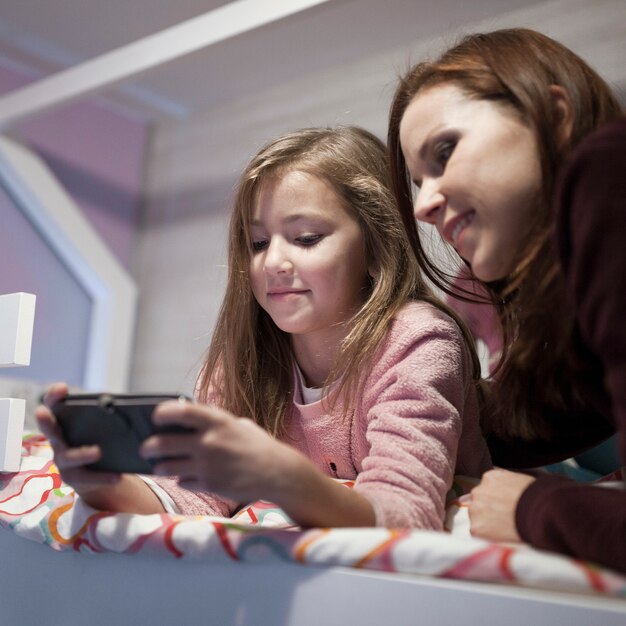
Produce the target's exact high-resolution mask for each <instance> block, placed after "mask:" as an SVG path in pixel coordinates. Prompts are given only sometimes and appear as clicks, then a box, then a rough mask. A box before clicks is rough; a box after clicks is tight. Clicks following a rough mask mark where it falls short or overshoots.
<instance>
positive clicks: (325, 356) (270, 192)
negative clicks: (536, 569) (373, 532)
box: [38, 128, 490, 529]
mask: <svg viewBox="0 0 626 626" xmlns="http://www.w3.org/2000/svg"><path fill="white" fill-rule="evenodd" d="M388 176H389V175H388V169H387V159H386V152H385V148H384V146H383V144H382V143H381V142H380V141H379V140H377V139H376V138H375V137H374V136H372V135H371V134H369V133H368V132H366V131H364V130H360V129H358V128H339V129H336V130H330V129H308V130H301V131H297V132H294V133H290V134H287V135H285V136H283V137H280V138H278V139H276V140H275V141H273V142H271V143H270V144H269V145H267V146H266V147H265V148H263V149H262V150H261V151H260V152H259V153H258V154H257V155H256V157H254V158H253V159H252V162H251V163H250V164H249V166H248V167H247V169H246V170H245V171H244V173H243V175H242V178H241V181H240V184H239V189H238V192H237V196H236V201H235V208H234V212H233V215H232V220H231V226H230V235H229V237H230V239H229V241H230V243H229V259H230V263H229V274H228V284H227V288H226V296H225V300H224V303H223V305H222V309H221V312H220V316H219V320H218V323H217V327H216V329H215V333H214V335H213V339H212V342H211V345H210V348H209V351H208V355H207V358H206V361H205V363H204V367H203V369H202V372H201V375H200V377H199V380H198V386H197V396H198V399H199V401H200V402H199V403H179V402H170V403H164V404H162V405H160V406H159V408H157V409H156V411H155V414H154V417H153V419H154V422H155V423H157V424H166V423H167V424H182V425H185V426H190V427H192V428H194V429H195V433H193V434H189V435H187V434H185V435H180V434H176V435H161V436H154V437H152V438H150V439H148V440H147V441H146V442H145V443H144V446H143V453H144V455H145V456H146V457H163V456H169V457H172V456H175V457H179V458H177V459H176V460H171V461H168V462H163V463H161V464H159V465H158V466H157V474H159V475H161V476H162V477H160V478H159V477H157V478H155V479H154V480H150V479H145V478H141V477H138V476H134V475H123V476H121V477H120V476H107V475H103V474H98V473H95V472H90V471H88V470H86V469H84V467H83V466H84V465H85V464H86V463H90V462H92V461H94V460H95V459H97V458H98V455H99V450H98V449H97V448H94V447H87V448H77V449H68V448H67V447H66V446H65V444H64V443H63V441H62V440H61V438H60V435H59V431H58V430H57V428H56V425H55V424H54V421H53V417H52V415H51V414H50V412H49V411H48V410H47V409H46V408H45V407H40V408H39V409H38V418H39V423H40V427H41V429H42V431H43V432H44V433H45V434H47V435H48V436H49V438H50V440H51V441H52V445H53V448H54V451H55V457H56V462H57V465H58V467H59V469H60V471H61V473H62V475H63V478H64V479H65V480H66V481H67V482H68V483H70V484H72V485H73V486H74V487H75V489H76V491H77V492H78V493H79V494H80V495H81V496H82V497H83V498H84V499H85V501H87V503H88V504H90V505H92V506H94V507H96V508H102V509H108V510H116V511H135V512H143V513H149V512H156V511H162V510H163V508H164V507H165V508H166V509H167V510H173V511H179V512H181V513H188V514H218V515H222V516H228V515H231V514H232V513H233V512H234V511H235V510H236V508H237V506H238V504H239V503H245V502H250V501H254V500H258V499H264V500H269V501H272V502H275V503H276V504H278V505H279V506H281V507H282V508H283V509H284V510H285V512H286V513H287V514H288V515H289V516H290V517H291V518H292V519H293V520H294V521H295V522H296V523H298V524H300V525H302V526H366V525H368V526H371V525H375V524H378V525H384V526H393V527H404V528H409V527H414V528H426V529H441V528H442V521H443V517H444V501H445V496H446V492H447V491H448V489H449V487H450V485H451V481H452V477H453V474H454V472H455V465H456V471H457V472H459V473H462V474H466V475H470V476H480V475H481V474H482V472H483V471H484V470H485V469H487V468H488V467H490V459H489V455H488V452H487V448H486V444H485V442H484V440H483V438H482V435H481V433H480V430H479V425H478V405H477V399H478V398H477V388H476V379H477V378H478V375H479V369H478V364H477V360H476V359H475V358H472V357H473V356H474V355H473V354H472V351H471V348H470V347H468V345H467V344H466V343H465V341H464V336H463V334H462V331H461V330H460V327H459V326H458V325H457V323H455V321H454V319H452V317H451V314H450V313H449V312H447V310H446V309H445V307H444V306H443V305H441V304H440V303H438V302H437V301H436V300H435V299H434V298H433V296H432V295H431V294H430V292H429V291H428V289H427V288H426V286H425V284H424V283H423V281H422V279H421V277H420V273H419V269H418V265H417V262H416V260H415V257H414V255H413V254H412V251H411V247H410V244H409V241H408V238H407V235H406V232H405V230H404V228H403V226H402V223H401V220H400V218H399V214H398V211H397V209H396V208H395V206H394V200H393V196H392V193H391V191H390V186H389V178H388ZM64 392H65V389H64V388H62V387H60V388H56V389H55V390H53V391H51V392H50V393H49V398H48V403H50V402H53V401H54V400H55V399H56V398H57V397H58V396H59V395H62V394H63V393H64ZM238 416H245V418H240V417H238ZM167 476H176V477H177V478H168V477H167ZM336 478H339V479H349V480H355V481H356V482H355V485H354V488H353V489H348V488H346V487H344V486H343V485H341V484H340V483H339V482H338V481H336V480H334V479H336ZM102 481H105V482H102ZM109 481H112V482H109ZM217 494H219V495H217Z"/></svg>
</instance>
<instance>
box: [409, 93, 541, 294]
mask: <svg viewBox="0 0 626 626" xmlns="http://www.w3.org/2000/svg"><path fill="white" fill-rule="evenodd" d="M400 143H401V145H402V152H403V154H404V158H405V160H406V163H407V167H408V169H409V172H410V174H411V177H412V179H413V181H414V182H415V184H416V185H417V187H418V189H419V191H418V194H417V199H416V202H415V207H414V211H415V217H416V218H417V219H418V220H421V221H424V222H428V223H430V224H434V225H435V226H436V228H437V230H438V231H439V234H440V235H441V236H442V237H443V239H445V240H446V241H447V242H448V243H450V244H451V245H452V246H454V248H455V249H456V250H457V252H458V253H459V255H460V256H461V257H462V258H463V259H465V260H466V261H467V262H468V263H469V264H470V265H471V267H472V270H473V272H474V274H475V276H476V277H477V278H479V279H480V280H483V281H485V282H489V281H493V280H497V279H500V278H504V277H505V276H507V275H508V274H510V272H511V271H512V270H513V269H514V267H515V266H516V265H517V263H518V262H519V261H520V259H519V258H518V255H519V254H520V250H521V247H522V245H523V243H524V240H525V237H526V235H527V233H528V230H529V227H530V224H531V219H532V217H533V214H534V212H535V211H536V210H537V206H538V198H539V191H540V185H541V166H540V156H539V150H538V148H537V143H536V140H535V136H534V134H533V132H532V131H531V130H530V128H528V127H527V126H525V125H523V124H522V123H521V122H520V121H519V119H518V118H517V117H516V116H515V115H514V114H513V113H512V112H510V111H508V110H507V109H506V108H505V107H504V106H502V105H498V104H495V103H493V102H490V101H488V100H475V99H471V98H469V97H468V96H467V95H466V94H465V93H464V92H463V91H462V90H461V89H460V88H459V87H457V86H455V85H452V84H444V85H437V86H434V87H430V88H428V89H426V90H425V91H423V92H420V93H418V94H417V95H416V96H415V98H414V99H413V100H412V102H411V103H410V104H409V106H408V107H407V109H406V111H405V113H404V116H403V118H402V121H401V124H400Z"/></svg>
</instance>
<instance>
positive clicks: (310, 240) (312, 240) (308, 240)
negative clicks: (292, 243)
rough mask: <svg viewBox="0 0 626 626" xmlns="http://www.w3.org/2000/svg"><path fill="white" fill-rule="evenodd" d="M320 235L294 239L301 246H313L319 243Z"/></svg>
mask: <svg viewBox="0 0 626 626" xmlns="http://www.w3.org/2000/svg"><path fill="white" fill-rule="evenodd" d="M321 239H322V235H300V237H297V238H296V241H297V242H298V243H299V244H300V245H301V246H314V245H315V244H316V243H318V242H319V241H321Z"/></svg>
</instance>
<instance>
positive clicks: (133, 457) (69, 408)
mask: <svg viewBox="0 0 626 626" xmlns="http://www.w3.org/2000/svg"><path fill="white" fill-rule="evenodd" d="M181 398H182V399H185V400H189V398H186V397H185V396H181V395H175V394H153V395H145V394H142V395H120V394H118V395H115V394H78V395H68V396H66V397H65V398H63V399H61V400H60V401H59V402H57V403H55V404H54V406H52V408H51V411H52V413H53V414H54V415H55V417H56V419H57V422H58V423H59V426H60V427H61V431H62V432H63V437H64V438H65V441H66V442H67V443H68V445H70V446H72V447H76V446H83V445H93V444H97V445H98V446H100V448H101V450H102V457H101V458H100V459H99V460H98V461H97V462H95V463H91V464H90V465H87V466H86V467H88V468H89V469H93V470H96V471H102V472H122V473H135V474H152V473H153V467H154V465H155V464H156V463H158V462H159V461H162V460H163V459H150V460H148V459H143V458H142V457H141V456H139V446H140V445H141V443H142V442H143V441H144V440H145V439H147V438H148V437H149V436H150V435H152V434H155V433H181V432H192V429H189V428H186V427H183V426H165V427H160V428H156V427H155V426H154V424H153V423H152V412H153V411H154V409H155V407H156V405H157V404H159V403H160V402H164V401H166V400H177V399H181Z"/></svg>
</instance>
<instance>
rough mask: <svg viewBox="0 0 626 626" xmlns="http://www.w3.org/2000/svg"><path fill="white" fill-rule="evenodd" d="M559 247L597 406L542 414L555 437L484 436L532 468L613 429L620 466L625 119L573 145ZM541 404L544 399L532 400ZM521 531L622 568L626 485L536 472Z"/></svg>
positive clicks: (625, 439)
mask: <svg viewBox="0 0 626 626" xmlns="http://www.w3.org/2000/svg"><path fill="white" fill-rule="evenodd" d="M556 211H557V214H556V219H557V233H558V249H559V255H560V259H561V263H562V267H563V272H564V274H565V279H566V283H567V288H568V292H569V295H570V298H571V303H572V306H573V307H574V311H575V316H576V324H577V328H576V330H577V336H578V338H579V343H580V346H578V347H579V348H580V349H579V350H578V352H579V353H581V352H582V353H583V354H585V355H586V360H587V361H588V364H589V366H590V367H589V373H590V374H589V376H588V377H587V378H586V380H585V381H584V383H583V385H584V387H585V394H586V397H590V398H592V404H593V410H591V409H590V410H589V411H587V412H580V411H578V412H570V413H555V412H552V411H549V410H547V409H545V410H544V413H545V415H546V416H547V418H548V421H549V422H550V424H551V426H552V428H553V432H554V436H553V438H552V440H551V441H549V442H546V441H537V442H531V443H529V442H522V441H506V442H504V441H500V440H497V439H495V438H491V440H490V442H489V443H490V449H491V452H492V457H493V461H494V464H495V465H499V466H501V467H509V468H520V469H521V468H530V467H536V466H538V465H541V464H546V463H552V462H554V461H557V460H562V459H564V458H567V457H569V456H573V455H574V454H577V453H579V452H581V451H582V450H584V449H587V448H590V447H592V446H593V445H595V444H597V443H599V442H600V441H602V440H603V439H606V438H607V437H608V436H609V435H611V434H612V433H613V432H614V431H617V432H618V433H619V435H618V437H619V441H618V446H619V451H620V454H621V458H622V464H623V465H624V466H626V118H622V119H620V120H617V121H614V122H611V123H610V124H607V125H605V126H604V127H602V128H601V129H599V130H597V131H595V132H594V133H592V134H591V135H589V136H588V137H586V138H585V140H584V141H583V142H582V143H581V144H580V145H579V146H578V147H577V149H576V150H575V152H574V154H573V155H572V159H571V161H570V162H569V164H568V166H567V168H566V170H565V172H564V175H563V177H562V179H561V183H560V186H559V191H558V193H557V196H556ZM534 408H535V410H537V409H539V410H541V409H542V407H534ZM516 523H517V529H518V532H519V534H520V536H521V537H522V539H523V540H524V541H526V542H528V543H530V544H532V545H534V546H536V547H538V548H542V549H546V550H553V551H556V552H561V553H565V554H569V555H571V556H574V557H577V558H581V559H585V560H590V561H595V562H596V563H599V564H602V565H605V566H608V567H610V568H613V569H615V570H618V571H621V572H626V490H624V489H622V490H618V489H607V488H600V487H596V486H590V485H584V484H580V483H575V482H573V481H571V480H569V479H566V478H563V477H560V476H545V477H541V478H539V479H537V480H536V481H535V482H534V483H532V484H531V485H530V487H528V489H526V491H525V492H524V493H523V494H522V497H521V498H520V501H519V503H518V506H517V511H516Z"/></svg>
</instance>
